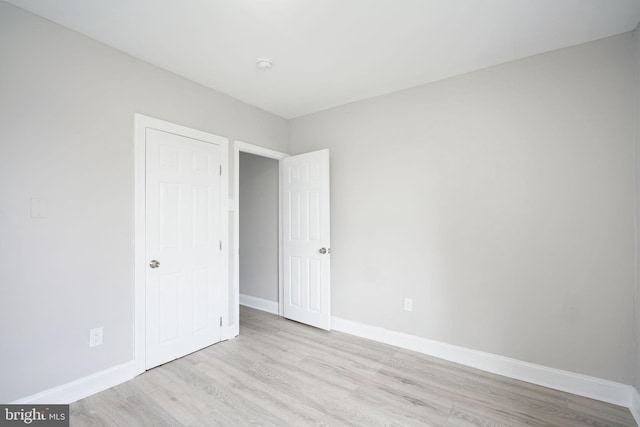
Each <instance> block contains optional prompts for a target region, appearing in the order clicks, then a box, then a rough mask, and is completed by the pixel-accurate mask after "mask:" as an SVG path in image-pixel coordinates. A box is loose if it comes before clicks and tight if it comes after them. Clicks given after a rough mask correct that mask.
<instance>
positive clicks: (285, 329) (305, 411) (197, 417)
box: [71, 307, 636, 427]
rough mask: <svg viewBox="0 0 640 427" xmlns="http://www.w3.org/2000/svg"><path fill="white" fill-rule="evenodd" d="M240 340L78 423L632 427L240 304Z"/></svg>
mask: <svg viewBox="0 0 640 427" xmlns="http://www.w3.org/2000/svg"><path fill="white" fill-rule="evenodd" d="M240 324H241V327H240V336H239V337H237V338H235V339H233V340H230V341H226V342H222V343H219V344H216V345H214V346H211V347H208V348H205V349H203V350H201V351H198V352H196V353H193V354H191V355H189V356H186V357H183V358H181V359H178V360H175V361H173V362H170V363H167V364H165V365H162V366H159V367H157V368H155V369H152V370H150V371H148V372H146V373H144V374H142V375H140V376H138V377H136V378H134V379H133V380H131V381H129V382H127V383H124V384H121V385H119V386H117V387H113V388H111V389H109V390H106V391H103V392H101V393H98V394H96V395H93V396H90V397H87V398H86V399H82V400H80V401H78V402H75V403H73V404H72V405H71V426H113V425H117V426H194V427H195V426H234V427H235V426H367V427H369V426H414V425H415V426H522V425H533V426H625V427H628V426H635V425H636V424H635V423H634V421H633V417H632V416H631V413H630V412H629V410H628V409H626V408H622V407H618V406H614V405H610V404H606V403H602V402H599V401H595V400H591V399H586V398H582V397H578V396H575V395H571V394H567V393H562V392H559V391H555V390H551V389H547V388H544V387H539V386H536V385H532V384H529V383H525V382H522V381H516V380H512V379H508V378H505V377H501V376H498V375H493V374H489V373H486V372H483V371H479V370H476V369H472V368H468V367H465V366H462V365H458V364H454V363H450V362H447V361H444V360H441V359H436V358H433V357H429V356H425V355H422V354H419V353H414V352H411V351H408V350H403V349H399V348H396V347H392V346H388V345H384V344H379V343H376V342H373V341H369V340H365V339H361V338H357V337H354V336H351V335H347V334H343V333H339V332H326V331H321V330H318V329H315V328H311V327H308V326H305V325H301V324H298V323H295V322H291V321H287V320H284V319H282V318H279V317H277V316H274V315H271V314H267V313H264V312H261V311H257V310H253V309H249V308H245V307H242V308H241V323H240Z"/></svg>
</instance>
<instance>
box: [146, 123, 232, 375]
mask: <svg viewBox="0 0 640 427" xmlns="http://www.w3.org/2000/svg"><path fill="white" fill-rule="evenodd" d="M145 138H146V141H145V142H146V177H145V180H146V190H145V191H146V248H145V252H146V258H147V259H146V278H145V279H146V280H145V281H146V297H145V299H146V301H145V306H146V361H145V367H146V369H150V368H152V367H154V366H157V365H160V364H162V363H165V362H168V361H170V360H173V359H176V358H178V357H182V356H184V355H186V354H189V353H192V352H194V351H196V350H199V349H201V348H203V347H206V346H208V345H211V344H214V343H216V342H218V341H220V340H221V326H222V313H223V309H224V308H223V307H224V304H227V302H226V301H223V298H224V297H223V295H224V291H223V286H226V283H225V280H224V277H225V276H224V270H225V269H226V268H227V267H226V265H225V263H224V257H223V251H222V234H221V233H222V227H223V226H226V222H223V216H224V210H223V209H222V206H223V205H222V197H223V192H222V181H221V170H222V169H221V162H222V155H224V154H226V149H225V148H226V145H224V144H226V143H227V141H226V139H224V138H221V137H215V138H218V139H219V141H218V139H215V140H212V141H207V142H205V141H201V140H198V139H194V138H188V137H185V136H180V135H176V134H174V133H169V132H163V131H160V130H156V129H152V128H146V135H145ZM212 138H213V136H212Z"/></svg>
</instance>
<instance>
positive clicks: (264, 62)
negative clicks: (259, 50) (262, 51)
mask: <svg viewBox="0 0 640 427" xmlns="http://www.w3.org/2000/svg"><path fill="white" fill-rule="evenodd" d="M256 66H257V67H258V68H259V69H261V70H263V71H267V70H270V69H271V67H272V66H273V62H271V60H270V59H267V58H260V59H258V61H257V62H256Z"/></svg>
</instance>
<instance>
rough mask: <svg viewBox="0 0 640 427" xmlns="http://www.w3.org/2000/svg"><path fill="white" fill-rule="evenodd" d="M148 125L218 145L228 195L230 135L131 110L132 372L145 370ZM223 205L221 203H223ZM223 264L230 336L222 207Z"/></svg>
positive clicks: (225, 216)
mask: <svg viewBox="0 0 640 427" xmlns="http://www.w3.org/2000/svg"><path fill="white" fill-rule="evenodd" d="M147 128H152V129H157V130H160V131H163V132H168V133H173V134H175V135H180V136H185V137H187V138H193V139H197V140H200V141H205V142H210V143H213V144H218V145H220V163H221V165H222V175H221V177H220V199H221V200H222V201H223V202H224V201H225V200H228V198H229V139H228V138H226V137H222V136H219V135H215V134H212V133H207V132H203V131H200V130H196V129H192V128H188V127H185V126H181V125H178V124H175V123H171V122H167V121H164V120H160V119H156V118H153V117H149V116H145V115H143V114H139V113H134V260H133V261H134V264H133V271H134V346H133V347H134V353H133V359H134V375H138V374H141V373H143V372H145V370H146V366H145V360H146V344H145V328H146V310H145V300H146V292H145V290H146V289H145V272H146V261H147V260H146V253H145V245H146V224H145V221H146V219H145V218H146V209H145V176H146V165H145V157H146V155H145V143H146V138H145V132H146V129H147ZM223 206H224V205H223ZM220 221H221V230H220V236H221V239H222V247H223V251H222V265H225V266H227V268H225V269H224V270H223V272H222V283H223V286H222V289H223V290H222V299H223V301H227V303H226V304H223V310H222V316H223V325H222V331H221V340H225V339H228V338H229V333H228V326H229V303H228V301H229V268H228V265H229V227H228V224H229V212H228V211H227V209H225V208H224V207H222V208H221V219H220Z"/></svg>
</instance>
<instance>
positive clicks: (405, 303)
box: [404, 298, 413, 311]
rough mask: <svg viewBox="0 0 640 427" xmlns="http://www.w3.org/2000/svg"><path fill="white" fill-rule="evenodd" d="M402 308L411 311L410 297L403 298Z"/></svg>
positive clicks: (411, 302)
mask: <svg viewBox="0 0 640 427" xmlns="http://www.w3.org/2000/svg"><path fill="white" fill-rule="evenodd" d="M404 309H405V311H413V300H412V299H411V298H405V299H404Z"/></svg>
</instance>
